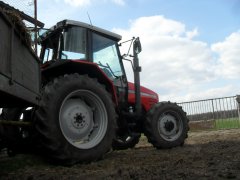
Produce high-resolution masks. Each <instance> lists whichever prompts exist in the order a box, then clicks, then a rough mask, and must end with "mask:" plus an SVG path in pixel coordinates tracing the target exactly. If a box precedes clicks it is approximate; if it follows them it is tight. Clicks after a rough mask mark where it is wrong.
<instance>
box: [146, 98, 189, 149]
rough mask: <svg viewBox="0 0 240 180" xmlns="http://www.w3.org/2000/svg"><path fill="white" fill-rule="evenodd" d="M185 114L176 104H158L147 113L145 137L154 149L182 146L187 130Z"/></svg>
mask: <svg viewBox="0 0 240 180" xmlns="http://www.w3.org/2000/svg"><path fill="white" fill-rule="evenodd" d="M188 121H189V120H188V118H187V116H186V113H185V112H184V111H183V110H182V108H181V107H180V106H178V105H177V104H176V103H170V102H160V103H158V104H155V105H154V106H153V107H152V108H151V109H150V111H149V112H148V113H147V120H146V122H145V135H146V136H147V138H148V141H149V142H150V143H152V144H153V146H154V147H156V148H172V147H176V146H180V145H183V144H184V141H185V139H186V138H187V133H188V130H189V126H188Z"/></svg>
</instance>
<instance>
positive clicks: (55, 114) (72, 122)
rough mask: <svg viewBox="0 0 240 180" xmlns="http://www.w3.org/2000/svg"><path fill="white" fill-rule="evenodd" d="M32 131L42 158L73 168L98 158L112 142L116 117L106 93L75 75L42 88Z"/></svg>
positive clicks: (92, 80)
mask: <svg viewBox="0 0 240 180" xmlns="http://www.w3.org/2000/svg"><path fill="white" fill-rule="evenodd" d="M36 117H37V119H36V122H35V127H36V130H37V132H38V133H39V144H40V145H41V147H42V148H43V150H45V152H46V153H45V155H47V156H50V157H51V158H52V159H53V160H57V161H59V162H60V163H65V164H74V163H76V162H79V161H81V162H89V161H93V160H97V159H99V158H101V157H102V156H103V155H104V154H105V153H106V152H107V151H109V149H110V148H111V144H112V140H113V139H114V138H115V131H116V114H115V108H114V104H113V102H112V99H111V97H110V95H109V93H108V92H107V91H106V90H105V89H104V88H103V86H102V85H101V84H99V83H98V82H97V81H96V80H95V79H92V78H90V77H88V76H86V75H84V76H82V75H79V74H71V75H64V76H62V77H58V78H55V79H54V80H53V81H52V82H49V83H48V84H47V85H46V86H45V87H44V92H43V99H42V106H41V107H40V109H39V110H37V112H36Z"/></svg>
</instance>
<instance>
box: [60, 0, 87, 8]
mask: <svg viewBox="0 0 240 180" xmlns="http://www.w3.org/2000/svg"><path fill="white" fill-rule="evenodd" d="M64 1H65V3H67V4H69V5H71V6H75V7H81V6H87V5H90V4H91V0H64Z"/></svg>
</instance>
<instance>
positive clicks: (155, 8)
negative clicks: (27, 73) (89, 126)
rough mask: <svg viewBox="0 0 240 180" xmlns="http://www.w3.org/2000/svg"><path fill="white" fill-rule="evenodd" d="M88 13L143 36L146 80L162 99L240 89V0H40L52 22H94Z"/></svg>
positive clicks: (41, 12) (104, 24)
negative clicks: (65, 20)
mask: <svg viewBox="0 0 240 180" xmlns="http://www.w3.org/2000/svg"><path fill="white" fill-rule="evenodd" d="M88 14H89V17H90V19H91V22H92V24H93V25H94V26H98V27H101V28H104V29H107V30H110V31H113V32H116V33H118V34H120V35H122V40H128V39H129V38H131V37H133V36H134V37H137V36H139V37H140V40H141V43H142V50H143V51H142V52H141V54H140V55H139V59H140V65H141V66H142V72H141V83H142V85H143V86H145V87H147V88H149V89H152V90H154V91H155V92H157V93H158V94H159V99H160V101H166V100H170V101H174V102H185V101H192V100H201V99H208V98H217V97H225V96H234V95H236V94H240V0H194V1H193V0H102V1H99V0H39V1H38V19H39V20H40V21H42V22H44V23H45V27H47V28H48V27H51V26H52V25H54V24H55V23H56V22H58V21H61V20H63V19H72V20H77V21H82V22H86V23H90V20H89V18H88ZM121 51H124V49H123V50H121ZM122 53H126V52H122ZM125 65H126V71H127V75H128V80H129V81H133V74H132V69H131V67H130V64H129V63H125Z"/></svg>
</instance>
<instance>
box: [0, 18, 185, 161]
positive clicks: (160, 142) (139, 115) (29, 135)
mask: <svg viewBox="0 0 240 180" xmlns="http://www.w3.org/2000/svg"><path fill="white" fill-rule="evenodd" d="M120 40H121V36H120V35H118V34H115V33H112V32H109V31H107V30H104V29H101V28H98V27H94V26H92V25H89V24H85V23H82V22H77V21H71V20H64V21H61V22H59V23H57V24H56V25H55V26H53V27H52V28H51V29H49V30H47V31H46V32H45V33H43V34H42V35H41V36H40V41H39V43H40V45H41V53H40V59H41V64H42V65H41V87H42V90H41V95H40V101H39V105H38V106H34V107H32V108H27V107H24V108H5V109H3V112H2V119H5V120H6V121H7V120H8V119H10V120H17V121H16V122H18V124H21V127H19V126H16V125H15V126H12V127H11V126H10V125H9V124H8V125H4V124H3V125H2V129H5V131H4V130H2V132H5V133H2V134H5V135H4V137H3V136H2V142H4V143H5V144H6V146H7V147H8V148H9V152H13V151H18V150H19V149H22V147H24V146H25V145H26V146H25V147H30V146H34V147H38V148H37V149H40V150H41V152H42V153H44V154H45V155H46V156H48V157H50V158H51V159H54V160H57V161H60V162H64V163H76V162H89V161H93V160H97V159H99V158H101V157H102V156H103V155H104V154H105V153H106V152H108V151H109V150H110V149H111V148H113V149H115V150H120V149H127V148H133V147H134V146H135V145H136V144H137V143H138V142H139V139H140V137H141V134H143V133H144V135H146V137H147V138H148V141H149V142H150V143H152V144H153V146H154V147H156V148H158V149H161V148H172V147H175V146H180V145H183V144H184V140H185V138H187V133H188V130H189V127H188V119H187V117H186V113H185V112H184V111H183V110H182V108H181V107H179V106H178V105H177V104H176V103H171V102H158V101H159V99H158V95H157V93H155V92H153V91H151V90H149V89H147V88H145V87H142V86H140V76H139V73H140V71H141V67H140V66H139V60H138V54H139V53H140V52H141V44H140V40H139V38H133V39H132V46H133V48H132V49H133V54H132V55H131V57H132V59H133V60H132V63H133V71H134V83H130V82H128V81H127V76H126V73H125V69H124V65H123V60H124V59H125V56H121V54H120V51H119V44H118V43H119V41H120ZM33 73H34V72H33ZM23 123H26V126H25V125H24V124H23ZM27 123H29V124H30V125H31V126H29V127H28V126H27ZM6 132H9V133H6ZM6 134H9V135H6ZM6 136H7V137H6ZM4 139H7V141H5V140H4ZM23 143H24V145H22V144H23ZM20 147H21V148H20ZM35 149H36V148H35Z"/></svg>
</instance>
